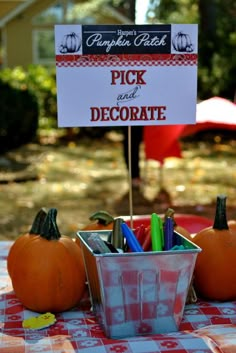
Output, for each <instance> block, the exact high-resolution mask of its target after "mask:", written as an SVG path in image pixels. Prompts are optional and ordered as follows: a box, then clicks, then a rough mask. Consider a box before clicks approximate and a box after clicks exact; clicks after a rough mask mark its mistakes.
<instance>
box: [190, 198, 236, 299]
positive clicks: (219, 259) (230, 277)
mask: <svg viewBox="0 0 236 353" xmlns="http://www.w3.org/2000/svg"><path fill="white" fill-rule="evenodd" d="M194 243H195V244H197V245H198V246H199V247H200V248H202V252H201V253H200V254H198V257H197V260H196V265H195V271H194V287H195V289H196V291H197V293H198V295H199V296H201V297H204V298H207V299H210V300H220V301H227V300H235V299H236V281H235V278H236V266H235V258H236V230H235V228H232V227H229V226H228V223H227V217H226V196H225V195H219V196H217V204H216V212H215V219H214V224H213V226H212V227H207V228H204V229H202V230H201V231H200V232H198V233H197V234H196V236H195V237H194Z"/></svg>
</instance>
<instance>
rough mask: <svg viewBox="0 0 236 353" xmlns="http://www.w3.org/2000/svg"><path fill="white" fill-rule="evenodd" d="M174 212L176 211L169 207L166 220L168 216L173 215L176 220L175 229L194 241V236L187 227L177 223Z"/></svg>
mask: <svg viewBox="0 0 236 353" xmlns="http://www.w3.org/2000/svg"><path fill="white" fill-rule="evenodd" d="M174 214H175V211H174V210H173V209H172V208H168V209H167V211H166V213H165V217H164V222H165V219H166V218H167V217H171V218H172V219H173V221H174V229H175V231H176V232H178V233H180V234H181V235H183V236H184V237H185V238H187V239H190V240H191V241H192V237H191V234H190V232H189V231H188V230H187V229H185V228H184V227H181V226H179V225H178V224H177V223H176V220H175V216H174Z"/></svg>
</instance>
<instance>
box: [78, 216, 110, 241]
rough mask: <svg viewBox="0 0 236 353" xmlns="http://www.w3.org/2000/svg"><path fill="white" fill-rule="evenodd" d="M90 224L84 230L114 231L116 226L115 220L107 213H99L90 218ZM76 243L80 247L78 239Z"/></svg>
mask: <svg viewBox="0 0 236 353" xmlns="http://www.w3.org/2000/svg"><path fill="white" fill-rule="evenodd" d="M89 220H90V223H89V224H87V225H86V226H85V227H84V228H83V229H82V230H85V231H89V230H104V229H105V230H112V229H113V225H114V218H113V217H112V216H111V215H110V213H108V212H106V211H97V212H95V213H93V214H92V215H91V216H90V217H89ZM75 242H76V244H77V245H79V246H80V241H79V239H78V237H76V238H75Z"/></svg>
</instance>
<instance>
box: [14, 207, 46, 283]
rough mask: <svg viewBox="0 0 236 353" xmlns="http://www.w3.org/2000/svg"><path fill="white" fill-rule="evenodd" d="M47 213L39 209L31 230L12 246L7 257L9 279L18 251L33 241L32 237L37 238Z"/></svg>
mask: <svg viewBox="0 0 236 353" xmlns="http://www.w3.org/2000/svg"><path fill="white" fill-rule="evenodd" d="M46 215H47V212H46V210H45V209H44V208H41V209H40V210H39V212H38V213H37V214H36V216H35V219H34V221H33V223H32V226H31V229H30V231H29V232H28V233H26V234H22V235H21V236H20V237H19V238H17V239H16V240H15V242H14V243H13V244H12V246H11V248H10V250H9V253H8V256H7V270H8V274H9V276H10V277H11V272H12V266H13V264H14V262H15V260H16V258H17V256H18V254H19V251H20V250H21V249H22V248H23V247H24V246H25V245H26V244H27V243H28V242H30V241H32V240H33V239H34V237H36V236H39V234H40V232H41V229H42V225H43V222H44V220H45V217H46Z"/></svg>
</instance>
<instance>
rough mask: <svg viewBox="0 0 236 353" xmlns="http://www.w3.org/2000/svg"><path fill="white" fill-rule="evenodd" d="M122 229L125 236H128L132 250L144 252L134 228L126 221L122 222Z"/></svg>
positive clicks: (128, 242) (127, 239)
mask: <svg viewBox="0 0 236 353" xmlns="http://www.w3.org/2000/svg"><path fill="white" fill-rule="evenodd" d="M121 229H122V233H123V235H124V237H125V238H126V241H127V244H128V246H129V248H130V250H132V251H134V252H143V251H144V250H143V248H142V246H141V245H140V244H139V242H138V240H137V238H136V236H135V235H134V233H133V232H132V230H131V229H130V228H129V227H128V226H127V224H126V223H122V224H121Z"/></svg>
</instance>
